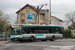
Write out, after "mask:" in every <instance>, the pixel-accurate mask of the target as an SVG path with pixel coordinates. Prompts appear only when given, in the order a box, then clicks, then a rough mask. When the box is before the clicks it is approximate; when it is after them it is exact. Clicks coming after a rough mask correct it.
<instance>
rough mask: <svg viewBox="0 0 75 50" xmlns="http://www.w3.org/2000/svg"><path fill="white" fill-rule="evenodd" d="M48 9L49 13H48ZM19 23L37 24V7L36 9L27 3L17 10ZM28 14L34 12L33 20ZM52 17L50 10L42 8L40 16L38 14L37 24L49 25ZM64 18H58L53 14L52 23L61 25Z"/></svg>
mask: <svg viewBox="0 0 75 50" xmlns="http://www.w3.org/2000/svg"><path fill="white" fill-rule="evenodd" d="M46 11H47V13H46ZM16 13H17V24H29V23H30V24H35V15H36V13H37V9H36V8H35V9H34V6H32V5H29V4H27V5H25V6H24V7H22V8H21V9H20V10H18V11H17V12H16ZM27 14H32V15H33V18H32V20H27ZM49 21H50V17H49V10H48V9H47V10H45V9H41V10H40V12H39V14H38V16H37V24H47V25H49V23H50V22H49ZM61 23H62V20H61V19H58V18H56V17H55V16H51V24H54V25H61Z"/></svg>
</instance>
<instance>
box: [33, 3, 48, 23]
mask: <svg viewBox="0 0 75 50" xmlns="http://www.w3.org/2000/svg"><path fill="white" fill-rule="evenodd" d="M44 5H47V4H43V5H38V6H35V7H37V13H36V15H35V24H37V15H38V14H39V11H40V10H41V8H42V7H43V6H44ZM39 6H41V7H40V8H39ZM34 11H35V8H34Z"/></svg>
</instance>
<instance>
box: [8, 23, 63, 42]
mask: <svg viewBox="0 0 75 50" xmlns="http://www.w3.org/2000/svg"><path fill="white" fill-rule="evenodd" d="M8 28H11V40H17V41H20V42H22V41H24V40H30V41H34V40H42V41H46V40H50V41H55V40H56V39H61V38H63V35H62V27H61V26H57V25H28V24H16V25H11V26H10V27H8ZM8 28H7V30H8Z"/></svg>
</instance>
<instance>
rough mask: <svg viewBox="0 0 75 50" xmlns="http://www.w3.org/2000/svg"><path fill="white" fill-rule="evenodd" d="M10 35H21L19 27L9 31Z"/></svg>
mask: <svg viewBox="0 0 75 50" xmlns="http://www.w3.org/2000/svg"><path fill="white" fill-rule="evenodd" d="M11 31H12V33H11V34H12V35H20V34H21V27H15V28H12V29H11Z"/></svg>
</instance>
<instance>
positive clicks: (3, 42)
mask: <svg viewBox="0 0 75 50" xmlns="http://www.w3.org/2000/svg"><path fill="white" fill-rule="evenodd" d="M9 42H10V41H0V46H4V44H6V43H9Z"/></svg>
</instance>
